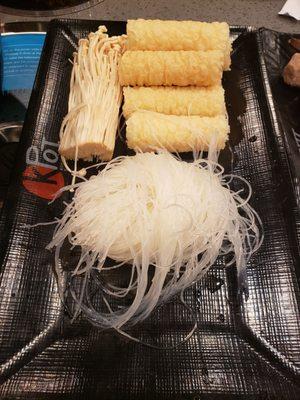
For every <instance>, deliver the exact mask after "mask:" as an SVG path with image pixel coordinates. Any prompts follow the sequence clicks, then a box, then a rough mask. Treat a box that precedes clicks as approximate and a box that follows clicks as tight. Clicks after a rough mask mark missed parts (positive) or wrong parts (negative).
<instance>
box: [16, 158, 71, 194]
mask: <svg viewBox="0 0 300 400" xmlns="http://www.w3.org/2000/svg"><path fill="white" fill-rule="evenodd" d="M64 184H65V181H64V177H63V174H62V173H61V172H60V171H58V170H57V169H52V168H47V167H42V166H37V165H30V166H28V167H27V168H26V169H25V171H24V173H23V186H24V187H25V189H27V190H28V192H30V193H32V194H35V195H36V196H38V197H41V198H42V199H46V200H52V199H53V197H54V196H55V194H56V192H57V191H58V190H59V189H61V188H62V187H63V186H64Z"/></svg>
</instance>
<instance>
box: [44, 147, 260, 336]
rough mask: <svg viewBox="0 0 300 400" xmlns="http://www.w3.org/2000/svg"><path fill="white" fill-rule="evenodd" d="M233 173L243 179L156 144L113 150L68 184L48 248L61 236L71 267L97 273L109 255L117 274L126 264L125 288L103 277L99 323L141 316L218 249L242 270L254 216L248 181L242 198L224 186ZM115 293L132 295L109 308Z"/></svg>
mask: <svg viewBox="0 0 300 400" xmlns="http://www.w3.org/2000/svg"><path fill="white" fill-rule="evenodd" d="M233 178H234V179H241V180H242V181H243V179H242V178H238V177H233V176H226V175H224V171H223V168H222V167H221V166H220V165H219V164H217V163H215V162H213V161H211V160H204V159H199V160H196V161H194V162H192V163H187V162H183V161H181V160H178V159H176V158H175V157H174V156H172V155H171V154H169V153H167V152H162V153H159V154H154V153H145V154H137V155H135V156H134V157H119V158H117V159H115V160H112V161H111V162H110V163H108V164H107V165H106V167H105V169H104V170H102V171H101V172H99V173H98V175H96V176H92V177H91V178H90V179H89V180H86V181H84V182H82V183H79V184H77V185H75V186H76V190H75V194H74V197H73V200H72V202H71V203H70V204H68V205H67V206H66V208H65V210H64V213H63V216H62V218H61V219H60V220H59V221H58V223H57V226H56V230H55V234H54V237H53V240H52V241H51V243H50V244H49V246H48V248H54V247H56V249H57V251H56V253H57V254H59V251H60V248H61V246H62V244H63V243H64V241H65V240H66V239H67V240H69V242H70V243H71V245H73V246H79V247H80V249H81V258H80V260H79V262H78V264H77V266H76V268H75V270H74V272H73V273H74V274H88V273H89V272H90V271H91V270H92V269H94V268H96V269H97V270H98V272H99V274H100V276H101V273H103V272H104V269H105V262H106V259H107V258H108V257H109V258H110V259H113V260H115V261H116V267H118V270H119V273H120V274H122V269H123V268H125V266H124V264H125V263H126V264H130V265H131V266H132V273H131V279H130V282H129V283H128V287H127V288H123V287H116V286H114V285H112V284H111V285H109V284H108V286H107V291H106V294H105V296H104V295H103V303H104V305H105V309H104V311H103V310H102V311H97V312H96V314H95V311H94V318H93V320H94V322H95V323H96V324H97V325H98V326H100V327H102V328H115V329H120V328H121V327H122V326H124V325H125V324H135V323H137V322H139V321H141V320H143V319H145V318H146V317H147V316H149V314H150V313H151V311H153V309H154V308H155V307H156V306H157V305H158V304H161V303H163V302H165V301H167V300H168V299H169V298H170V297H172V296H174V295H175V294H177V293H181V292H182V291H183V290H184V289H186V288H187V287H189V286H190V285H192V284H193V283H194V282H195V281H197V280H199V279H200V278H201V277H202V276H203V275H204V274H205V273H206V272H207V271H208V270H209V268H210V267H211V266H212V265H213V264H214V262H215V261H216V259H217V258H218V256H220V255H228V257H229V255H230V257H229V259H230V261H229V263H230V264H231V263H235V264H236V267H237V270H238V272H239V273H241V272H242V271H243V270H244V268H245V266H246V264H247V261H248V260H249V258H250V256H251V255H252V254H253V253H254V252H255V251H256V250H257V249H258V247H259V246H260V243H261V234H260V219H259V217H258V216H257V214H256V212H255V211H254V210H253V209H252V208H251V206H250V205H249V204H248V200H249V198H250V196H251V189H250V185H248V187H249V193H248V195H246V198H242V197H241V196H242V194H243V193H242V192H240V191H239V192H234V191H233V190H231V189H230V187H229V183H230V181H231V180H232V179H233ZM243 182H244V181H243ZM58 262H59V259H58V257H56V263H58ZM150 270H151V271H152V270H153V273H152V275H151V274H149V271H150ZM150 276H151V278H150ZM99 290H100V289H99ZM108 294H109V295H108ZM122 296H123V297H125V298H127V297H128V299H130V301H131V303H130V304H128V305H126V306H125V305H124V306H122V307H121V308H120V307H119V308H114V307H113V306H112V304H113V300H114V299H115V298H118V297H122ZM79 306H80V304H79ZM83 312H85V311H84V310H83Z"/></svg>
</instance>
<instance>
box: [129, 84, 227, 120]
mask: <svg viewBox="0 0 300 400" xmlns="http://www.w3.org/2000/svg"><path fill="white" fill-rule="evenodd" d="M123 94H124V105H123V115H124V117H125V118H126V119H127V118H129V117H130V115H131V114H132V113H133V112H134V111H137V110H147V111H155V112H158V113H162V114H168V115H198V116H200V117H214V116H216V115H219V114H225V112H226V108H225V100H224V89H223V88H222V86H209V87H207V88H206V87H197V86H187V87H178V86H177V87H176V86H172V87H162V86H152V87H138V86H136V87H130V86H127V87H124V88H123Z"/></svg>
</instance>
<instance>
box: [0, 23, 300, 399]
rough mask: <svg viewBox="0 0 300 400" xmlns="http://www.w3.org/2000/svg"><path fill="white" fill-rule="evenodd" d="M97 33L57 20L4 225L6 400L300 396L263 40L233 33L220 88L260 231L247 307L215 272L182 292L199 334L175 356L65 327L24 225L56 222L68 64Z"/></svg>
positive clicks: (168, 334)
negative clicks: (90, 34) (79, 46)
mask: <svg viewBox="0 0 300 400" xmlns="http://www.w3.org/2000/svg"><path fill="white" fill-rule="evenodd" d="M102 23H104V24H105V25H107V27H108V29H109V32H110V33H111V34H119V33H123V32H124V31H125V23H124V22H109V21H103V22H101V24H102ZM99 24H100V22H99V21H76V20H72V21H71V20H70V21H68V20H61V21H53V22H52V23H51V24H50V27H49V31H48V35H47V38H46V43H45V47H44V51H43V55H42V59H41V62H40V66H39V71H38V74H37V78H36V82H35V86H34V89H33V94H32V97H31V101H30V104H29V109H28V112H27V117H26V121H25V124H24V130H23V134H22V138H21V142H20V147H19V152H18V156H17V163H16V165H15V170H14V180H13V181H14V184H13V185H12V186H11V187H10V191H9V196H8V199H7V201H6V203H5V206H4V210H3V213H2V217H1V222H0V235H1V248H0V256H1V264H2V267H1V270H0V273H1V274H0V338H1V339H0V343H1V346H0V363H1V367H0V372H1V382H2V386H1V388H0V394H1V398H3V399H16V398H20V399H58V398H59V399H118V400H121V399H151V400H152V399H194V400H196V399H238V398H243V399H298V398H300V388H299V365H300V357H299V354H300V321H299V314H298V305H299V304H300V303H299V285H298V282H297V276H296V273H297V268H298V273H299V246H298V244H299V229H298V227H299V218H298V213H297V210H296V201H295V197H294V190H293V189H294V186H293V183H292V179H291V169H290V167H289V165H290V163H291V161H290V160H289V158H288V156H287V149H286V145H285V141H284V140H283V134H282V132H283V126H282V125H281V123H279V120H278V117H277V115H276V112H275V107H274V104H273V99H272V95H271V90H270V82H269V80H268V76H267V72H266V65H265V59H264V55H263V40H264V37H263V35H265V36H266V37H268V34H271V33H268V31H267V30H264V31H263V32H262V31H255V30H253V29H251V28H240V27H232V29H231V34H232V37H233V38H234V39H236V40H235V42H234V45H233V48H234V50H233V54H232V70H231V71H230V72H226V73H225V74H224V82H223V83H224V87H225V89H226V102H227V108H228V113H229V118H230V124H231V131H232V132H231V140H230V145H231V148H232V152H233V165H232V169H233V172H234V173H236V174H238V175H241V176H243V177H245V178H246V179H248V180H249V182H250V183H251V185H252V188H253V197H252V200H251V204H252V205H253V207H254V208H255V209H256V210H257V211H258V213H259V214H260V216H261V218H262V220H263V225H264V230H265V240H264V244H263V246H262V248H261V249H260V251H259V253H257V254H256V255H255V256H254V257H253V258H252V260H251V262H250V263H249V268H248V270H247V276H248V284H249V299H248V301H245V299H242V300H241V301H239V300H238V299H237V296H236V294H237V285H236V273H235V272H236V271H235V269H234V268H228V269H224V268H223V266H222V264H221V263H220V262H219V263H217V265H215V266H214V268H213V269H212V270H211V271H210V272H209V274H208V276H207V277H206V278H204V279H203V280H202V281H200V282H198V283H197V284H196V285H195V286H194V287H192V288H190V289H189V290H188V291H187V293H186V301H187V303H188V304H189V306H190V307H192V309H193V310H194V313H195V316H196V318H197V321H198V324H199V329H198V330H197V332H196V333H195V334H194V335H193V337H192V338H191V340H189V341H188V342H186V343H184V344H183V345H182V346H180V347H178V348H177V349H174V350H168V351H157V350H153V349H149V348H144V347H142V346H140V345H138V344H136V343H133V342H130V341H128V342H127V341H125V340H124V338H122V337H119V336H118V335H116V334H115V333H114V332H110V331H107V332H100V331H98V330H97V329H95V328H93V327H92V326H90V325H89V324H88V323H87V322H86V321H84V319H80V320H79V321H77V322H76V323H74V324H72V325H71V324H70V323H69V320H68V317H67V315H65V312H64V308H63V307H62V305H61V302H60V300H59V295H58V291H57V285H56V280H55V276H54V274H53V270H52V268H53V254H51V253H50V252H48V251H46V250H45V245H46V244H47V243H48V242H49V240H50V238H51V235H52V230H53V228H51V226H44V227H38V228H32V229H28V228H27V227H26V226H24V224H34V223H37V222H46V221H51V220H52V219H53V218H54V217H55V216H57V215H59V213H60V212H61V210H62V206H63V205H62V200H63V199H61V198H60V199H59V200H58V201H57V202H55V203H54V204H51V205H48V199H47V198H48V197H49V196H50V195H51V193H53V190H55V189H57V187H60V186H61V185H62V184H63V179H64V172H63V171H62V170H61V164H60V161H59V158H58V156H57V141H58V132H59V128H60V124H61V121H62V118H63V116H64V115H65V113H66V110H67V98H68V91H69V78H70V72H71V64H70V62H69V61H68V59H69V58H71V57H72V53H73V51H74V49H75V48H76V43H77V41H78V39H79V38H81V37H84V36H86V35H87V34H88V32H90V31H93V30H95V29H96V28H97V26H98V25H99ZM276 51H277V50H276V48H275V49H274V52H276ZM122 146H123V147H122ZM118 149H119V150H120V151H123V150H124V151H125V150H126V147H124V144H119V145H118ZM122 149H123V150H122ZM222 157H223V158H222V160H223V161H222V162H224V163H225V164H226V163H227V161H228V160H227V156H226V154H225V155H223V156H222ZM227 167H228V166H227ZM45 175H46V176H45ZM49 180H50V182H49ZM189 326H190V322H189V315H188V314H187V313H186V312H185V311H184V310H183V308H182V307H180V306H179V305H178V304H177V303H176V302H174V303H173V304H171V305H168V307H166V308H165V309H162V310H161V311H159V312H157V313H155V314H154V315H153V317H152V318H151V319H150V321H148V322H147V321H146V322H145V323H144V324H143V325H140V326H139V327H138V331H140V332H143V335H144V336H147V332H150V333H151V338H152V339H154V340H157V341H160V340H161V341H166V342H168V343H174V342H176V341H178V340H180V338H181V337H182V332H185V331H186V330H187V329H188V327H189ZM137 334H138V332H137ZM297 385H298V386H297Z"/></svg>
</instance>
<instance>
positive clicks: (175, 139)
mask: <svg viewBox="0 0 300 400" xmlns="http://www.w3.org/2000/svg"><path fill="white" fill-rule="evenodd" d="M228 133H229V125H228V121H227V118H226V116H225V115H219V116H216V117H197V116H188V117H186V116H177V115H165V114H160V113H155V112H152V111H136V112H134V113H133V114H132V115H131V117H130V118H129V119H128V120H127V122H126V139H127V145H128V147H129V148H131V149H134V150H139V151H143V152H146V151H152V150H156V149H158V148H161V149H165V150H168V151H170V152H187V151H201V150H203V151H207V150H208V149H209V147H210V146H213V147H214V149H217V150H220V149H223V148H224V147H225V144H226V141H227V139H228Z"/></svg>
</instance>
